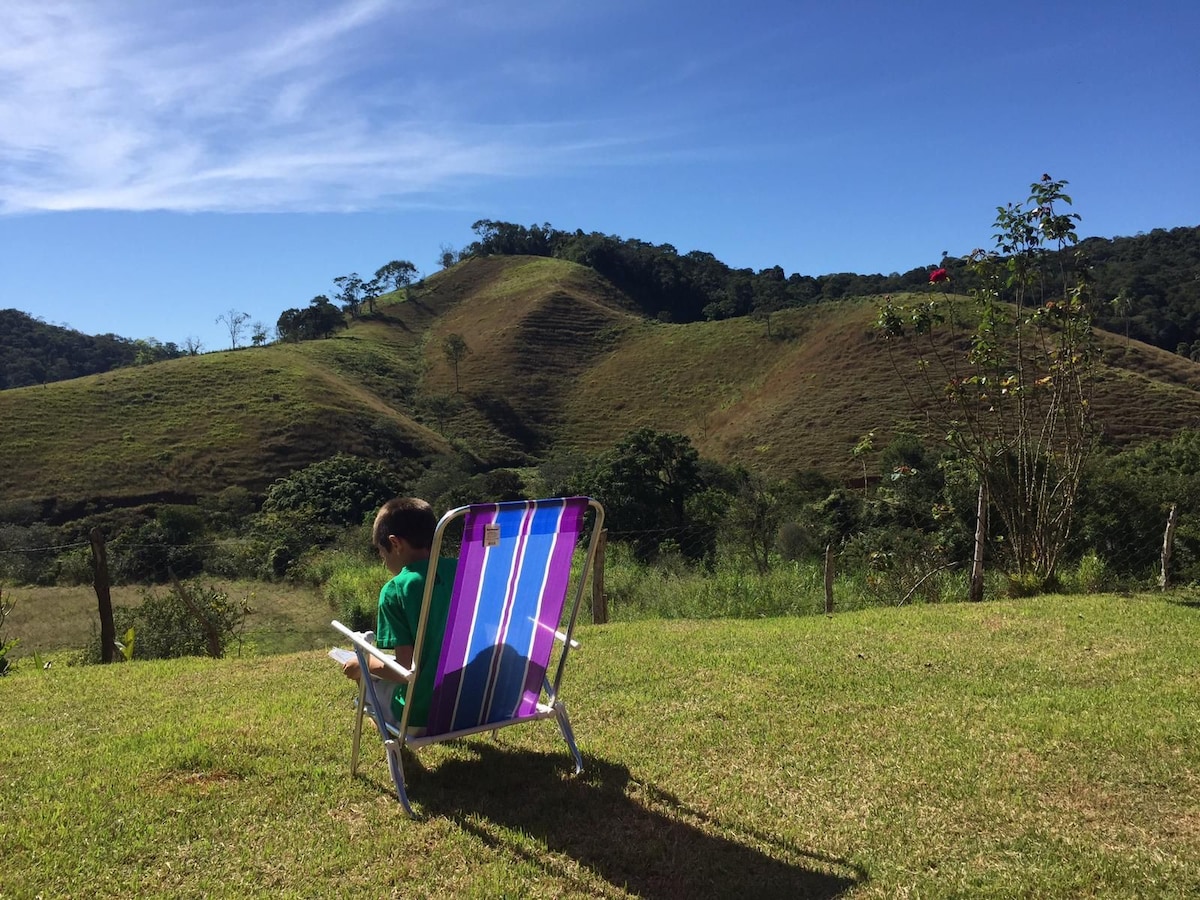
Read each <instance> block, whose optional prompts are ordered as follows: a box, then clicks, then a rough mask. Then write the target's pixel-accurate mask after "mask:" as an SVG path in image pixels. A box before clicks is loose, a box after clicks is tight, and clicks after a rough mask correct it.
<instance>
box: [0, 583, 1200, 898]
mask: <svg viewBox="0 0 1200 900" xmlns="http://www.w3.org/2000/svg"><path fill="white" fill-rule="evenodd" d="M1196 616H1197V609H1196V607H1195V606H1191V605H1186V604H1182V603H1171V602H1168V601H1165V600H1163V599H1161V598H1158V597H1152V598H1118V597H1113V596H1106V597H1074V598H1062V597H1042V598H1035V599H1030V600H1023V601H1011V602H1002V603H988V604H974V605H967V604H961V605H946V606H918V607H911V608H905V609H902V610H895V609H892V610H875V611H867V612H862V613H852V614H844V615H838V616H833V617H828V618H827V617H810V618H802V619H791V618H783V619H766V620H756V621H738V622H734V621H721V622H673V623H668V622H660V623H638V624H625V625H612V626H602V627H585V628H583V629H581V630H580V631H579V632H578V636H579V637H580V639H581V641H582V647H581V649H580V650H579V651H577V652H576V653H575V654H574V655H573V658H572V660H571V664H570V665H569V666H568V671H567V679H566V682H565V688H564V691H565V693H564V696H565V697H567V699H568V702H569V703H570V704H571V714H572V720H573V723H574V726H575V732H576V736H577V737H578V739H579V743H580V747H581V749H582V751H583V753H584V758H585V766H586V769H585V773H584V774H583V775H582V776H581V777H578V778H577V777H574V776H572V775H571V774H569V773H570V769H569V766H568V756H567V753H566V749H565V746H564V745H563V743H562V741H561V739H559V738H558V736H557V733H556V731H555V729H554V726H553V724H552V723H549V722H543V723H539V724H538V725H536V726H525V727H522V728H518V729H509V730H508V731H505V732H502V733H501V735H500V737H499V739H498V741H494V740H492V739H491V738H490V737H481V738H479V739H470V740H466V741H461V742H456V743H454V744H449V745H441V746H436V747H431V748H427V749H425V750H422V751H420V754H419V756H418V759H419V760H420V764H419V765H416V764H410V766H409V768H410V775H411V784H410V795H411V797H412V799H413V801H414V803H415V805H416V807H417V810H418V813H419V814H420V815H421V818H420V819H419V820H418V821H410V820H408V819H407V818H405V816H404V815H403V812H402V811H401V809H400V807H399V804H398V803H396V801H395V798H394V796H393V795H392V794H391V792H390V780H389V778H388V774H387V768H386V765H385V763H384V762H383V758H382V752H381V750H380V749H379V748H378V746H377V741H372V742H371V743H369V744H364V753H365V756H364V765H363V769H362V772H361V777H360V778H357V779H355V778H351V777H350V775H349V771H348V768H349V766H348V762H349V754H350V740H349V733H348V732H349V724H350V718H351V695H352V692H353V688H352V686H351V685H350V684H349V683H347V682H346V681H345V680H344V679H343V678H342V677H341V675H340V673H338V672H337V671H336V669H335V667H334V666H333V664H332V663H331V662H330V661H329V660H328V659H327V658H326V657H325V655H324V654H323V653H322V652H321V651H311V652H307V653H300V654H294V655H289V656H277V657H269V658H248V659H240V660H236V659H230V660H224V661H212V660H200V659H190V660H175V661H170V662H162V663H131V664H127V665H118V666H110V667H103V668H101V667H88V668H67V667H59V666H55V667H53V668H52V669H50V670H48V671H42V670H39V669H36V668H34V667H33V666H31V665H22V666H20V667H18V669H17V671H16V673H15V674H14V675H13V676H11V677H8V678H3V679H0V773H3V779H4V787H5V791H6V797H7V798H8V799H9V801H10V802H7V803H6V804H5V806H4V812H3V814H2V815H0V846H3V848H4V852H3V853H0V891H2V892H3V894H4V896H5V897H6V898H12V900H20V898H33V897H37V896H89V897H127V896H131V895H132V896H212V897H259V896H261V897H273V898H286V897H326V896H340V895H346V896H349V895H351V894H352V893H365V894H367V895H371V896H379V895H396V896H411V897H447V896H454V897H497V896H513V897H556V898H557V897H630V896H636V897H646V898H674V897H733V896H747V895H752V896H755V897H780V898H784V897H786V898H796V897H806V896H809V897H826V898H830V897H846V898H869V897H904V896H914V897H915V896H919V897H1038V898H1057V897H1095V896H1102V897H1163V898H1169V897H1187V896H1195V892H1196V891H1197V889H1200V820H1198V818H1197V809H1200V740H1197V738H1198V735H1197V724H1196V723H1197V722H1198V721H1200V700H1198V696H1200V695H1198V694H1197V692H1196V690H1195V681H1196V677H1197V675H1198V674H1200V656H1198V652H1197V643H1196V640H1195V638H1196V633H1197V619H1196ZM330 635H331V636H332V632H330Z"/></svg>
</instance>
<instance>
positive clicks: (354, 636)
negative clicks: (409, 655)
mask: <svg viewBox="0 0 1200 900" xmlns="http://www.w3.org/2000/svg"><path fill="white" fill-rule="evenodd" d="M329 624H330V625H332V626H333V628H334V630H335V631H340V632H341V633H342V634H343V635H345V636H346V638H347V639H349V641H350V643H352V644H354V646H355V647H357V648H358V649H360V650H362V651H364V652H365V653H368V654H370V655H371V656H373V657H375V658H376V659H377V660H379V661H380V662H381V663H383V665H384V667H385V668H386V669H388V671H390V672H392V673H393V674H394V675H397V676H398V679H397V680H399V681H412V670H411V669H406V668H404V666H402V665H400V663H398V662H396V657H395V656H393V655H391V654H390V653H388V652H387V651H385V650H380V649H379V648H378V647H376V646H375V645H374V644H372V643H371V642H370V641H368V640H367V639H366V637H365V635H364V634H363V633H362V632H361V631H351V630H350V629H349V628H347V627H346V626H345V625H343V624H342V623H341V622H339V621H338V620H337V619H334V620H333V621H332V622H330V623H329Z"/></svg>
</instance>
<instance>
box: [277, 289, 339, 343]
mask: <svg viewBox="0 0 1200 900" xmlns="http://www.w3.org/2000/svg"><path fill="white" fill-rule="evenodd" d="M345 327H346V317H345V316H344V315H343V314H342V311H341V310H340V309H338V308H337V307H336V306H334V305H333V303H332V301H330V299H329V298H328V297H326V296H325V295H324V294H318V295H317V296H316V297H313V298H312V300H311V301H310V302H309V304H308V306H307V307H304V308H298V309H285V310H284V311H283V312H282V313H280V314H279V319H278V321H277V322H276V323H275V331H276V333H277V334H278V335H279V339H280V340H281V341H313V340H317V339H319V338H327V337H330V336H331V335H333V334H334V333H335V332H336V331H338V330H339V329H342V328H345Z"/></svg>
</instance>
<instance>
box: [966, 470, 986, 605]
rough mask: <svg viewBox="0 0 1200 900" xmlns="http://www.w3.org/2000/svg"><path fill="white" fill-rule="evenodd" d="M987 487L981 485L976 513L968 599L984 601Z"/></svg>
mask: <svg viewBox="0 0 1200 900" xmlns="http://www.w3.org/2000/svg"><path fill="white" fill-rule="evenodd" d="M987 504H988V498H987V485H986V484H984V483H983V482H982V481H981V482H980V483H979V508H978V510H977V511H976V513H975V555H974V556H973V557H972V559H971V586H970V588H969V589H968V590H969V594H968V595H967V599H968V600H970V601H971V602H972V603H978V602H979V601H980V600H982V599H983V545H984V543H985V542H986V541H987Z"/></svg>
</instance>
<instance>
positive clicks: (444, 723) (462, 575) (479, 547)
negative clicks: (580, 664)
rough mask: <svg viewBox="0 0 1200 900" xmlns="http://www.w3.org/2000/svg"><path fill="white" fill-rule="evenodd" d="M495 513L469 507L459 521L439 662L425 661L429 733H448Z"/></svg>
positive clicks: (484, 507)
mask: <svg viewBox="0 0 1200 900" xmlns="http://www.w3.org/2000/svg"><path fill="white" fill-rule="evenodd" d="M498 512H499V507H498V506H497V505H496V504H486V505H479V506H472V507H471V508H470V509H468V510H467V513H466V518H465V519H464V522H463V537H462V548H461V550H460V551H459V557H458V571H457V574H456V575H455V578H454V593H453V595H452V597H451V599H450V609H449V614H448V616H447V619H446V637H445V639H444V640H443V643H442V656H441V659H439V660H436V661H434V660H428V661H427V662H435V663H436V665H437V667H438V668H437V673H436V675H435V676H434V682H433V697H432V698H431V701H430V707H429V719H428V722H427V726H426V727H427V731H428V732H429V733H431V734H437V733H441V732H443V731H448V730H449V726H450V722H451V721H452V719H453V716H454V706H455V704H456V702H457V700H458V690H459V685H460V683H461V681H462V673H463V670H464V669H465V668H466V665H467V663H468V662H469V660H468V658H467V653H468V650H469V649H470V644H471V633H472V631H473V629H474V624H475V621H474V620H475V613H476V610H477V608H478V605H479V592H480V588H481V586H482V584H483V574H484V565H485V564H486V561H487V549H486V548H485V547H484V534H485V530H486V527H487V526H488V525H491V524H493V523H494V522H495V521H496V516H497V514H498Z"/></svg>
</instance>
